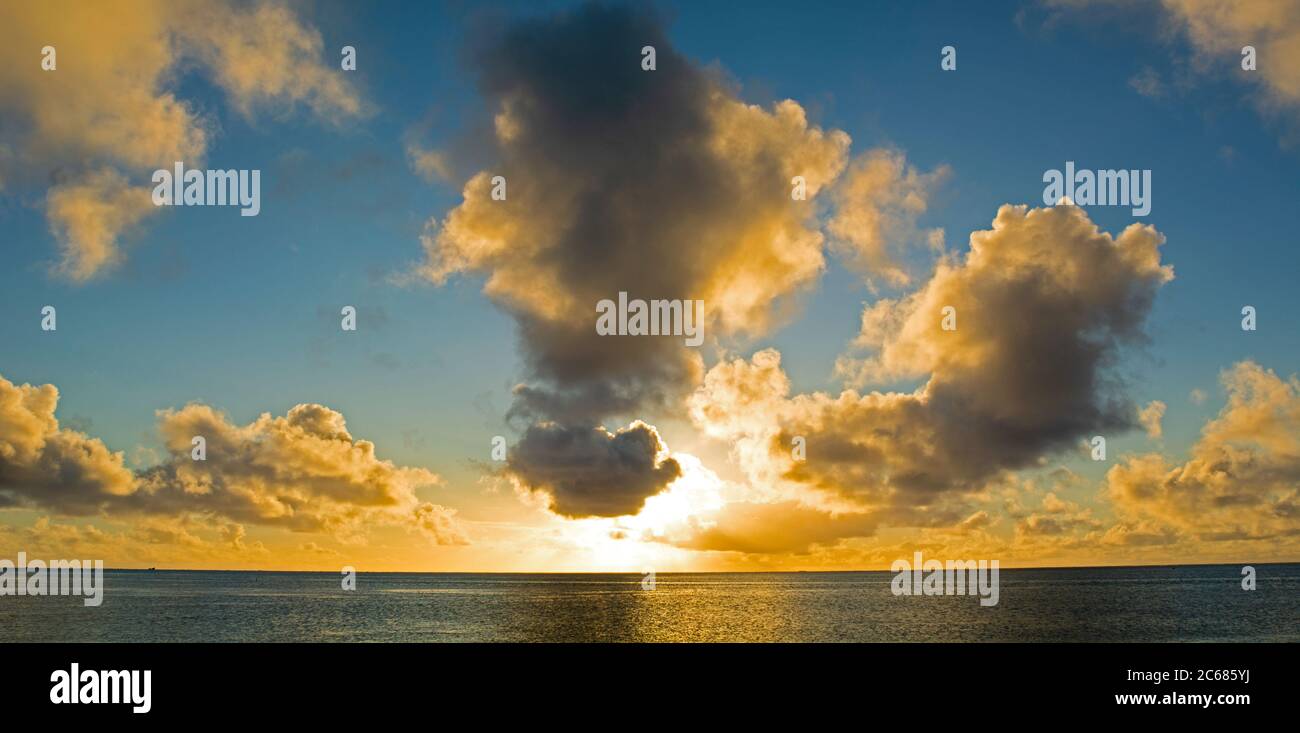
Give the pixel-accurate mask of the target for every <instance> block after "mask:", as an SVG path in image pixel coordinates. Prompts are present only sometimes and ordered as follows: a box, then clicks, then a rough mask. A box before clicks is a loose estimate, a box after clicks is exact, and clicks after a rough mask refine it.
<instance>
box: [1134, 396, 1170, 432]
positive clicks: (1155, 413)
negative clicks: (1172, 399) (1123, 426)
mask: <svg viewBox="0 0 1300 733" xmlns="http://www.w3.org/2000/svg"><path fill="white" fill-rule="evenodd" d="M1164 417H1165V403H1163V402H1161V401H1160V400H1152V401H1151V402H1148V403H1147V406H1146V407H1143V408H1142V409H1141V410H1138V422H1139V423H1141V425H1142V427H1143V429H1145V430H1146V431H1147V437H1149V438H1151V439H1152V440H1159V439H1160V437H1161V436H1162V435H1163V434H1164V429H1163V428H1162V427H1161V424H1160V423H1161V421H1162V420H1163V419H1164Z"/></svg>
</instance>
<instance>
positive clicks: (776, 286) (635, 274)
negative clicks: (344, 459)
mask: <svg viewBox="0 0 1300 733" xmlns="http://www.w3.org/2000/svg"><path fill="white" fill-rule="evenodd" d="M646 45H651V46H654V47H655V49H656V53H657V66H658V68H657V70H656V71H652V72H648V71H643V70H642V68H641V57H640V50H641V48H642V47H643V46H646ZM470 56H471V58H473V59H474V60H475V63H476V64H477V68H478V70H479V85H480V88H481V90H482V93H483V95H484V97H485V98H486V99H487V101H488V104H489V106H490V108H491V109H493V110H494V111H495V117H494V119H493V123H492V130H491V131H490V132H491V136H492V138H493V139H494V140H495V147H496V158H497V162H496V163H495V164H494V165H492V166H491V167H489V168H486V169H484V170H481V171H479V172H478V173H476V174H475V175H473V176H471V177H470V178H469V180H468V182H467V183H466V184H465V186H464V190H463V201H462V202H461V203H460V204H459V205H458V206H456V207H455V208H454V209H453V210H452V211H450V212H449V213H448V214H447V215H446V216H444V217H442V219H441V221H437V220H431V221H430V223H429V225H428V227H427V229H426V232H425V234H424V236H422V238H421V242H422V245H423V248H424V253H425V258H424V261H423V262H422V263H420V264H419V265H418V266H417V268H416V275H417V276H418V277H420V278H423V279H425V280H427V281H428V282H430V283H433V284H435V285H441V284H443V283H445V282H446V281H447V280H448V279H449V278H451V277H453V276H457V275H473V276H480V277H483V278H484V285H483V291H484V293H485V294H486V295H487V296H488V297H489V298H490V299H491V300H492V301H493V302H494V303H496V304H497V305H498V306H500V307H501V308H503V309H504V310H506V311H507V312H509V313H510V314H511V316H513V318H514V319H515V321H516V324H517V326H518V331H519V335H520V344H521V348H522V355H523V361H524V369H525V380H524V383H522V384H521V385H519V386H518V387H517V388H516V390H515V400H514V403H513V405H512V407H511V408H510V412H509V415H510V417H511V418H512V419H513V420H516V421H523V422H524V423H525V424H532V425H534V426H535V427H534V428H531V429H528V430H526V431H525V433H524V435H523V438H522V439H521V441H520V444H519V445H518V446H517V447H515V448H514V449H512V453H513V454H514V455H516V456H522V457H520V458H518V459H517V461H518V462H517V464H516V469H517V470H516V472H515V476H516V477H517V478H520V479H523V480H525V481H537V482H543V481H550V482H551V483H549V484H545V485H546V486H548V487H549V488H548V489H547V491H551V492H553V493H554V495H555V496H556V498H557V501H556V503H555V504H554V506H555V507H556V508H557V511H561V512H571V513H581V512H583V511H592V512H595V513H600V514H608V512H614V511H626V510H633V511H634V510H635V509H636V507H637V506H639V505H640V503H641V501H642V500H643V499H644V498H645V496H646V495H647V492H654V491H658V490H661V489H662V488H663V487H664V486H665V485H666V479H667V478H669V477H668V476H667V475H658V476H655V475H654V470H655V469H654V468H653V467H654V466H656V465H657V464H655V463H654V462H651V461H648V459H649V457H650V456H651V455H652V454H653V452H652V451H649V450H648V448H649V444H648V442H644V441H643V442H642V443H640V445H643V446H645V448H646V450H644V451H642V452H641V453H640V458H639V459H638V460H639V461H640V462H639V464H638V465H639V466H641V469H640V470H636V471H623V470H618V471H614V473H613V475H612V476H611V475H609V468H610V465H609V464H607V463H606V462H604V461H600V460H598V461H595V463H594V464H593V465H592V466H590V467H589V468H586V469H583V468H580V467H578V466H575V465H573V464H572V463H571V462H568V455H567V454H564V453H559V454H552V453H549V452H548V451H549V450H550V448H552V447H553V446H552V442H551V441H552V440H555V439H558V438H559V437H560V436H569V439H572V440H573V441H574V442H573V443H571V444H569V443H566V445H567V446H568V447H574V448H576V447H578V446H582V448H583V450H591V451H594V453H595V454H598V455H603V454H604V452H605V449H604V448H599V447H597V446H598V445H599V444H600V443H608V444H612V441H614V440H616V438H611V437H609V436H610V435H611V434H610V433H608V431H607V430H606V429H605V427H604V422H605V421H606V420H610V419H615V418H617V422H618V423H622V422H623V421H624V420H625V419H629V418H635V417H639V416H641V415H642V414H643V413H644V412H645V411H655V410H658V411H664V412H668V413H673V412H676V411H679V410H680V409H681V407H680V406H681V401H682V399H683V398H684V397H685V396H686V395H688V394H689V393H690V390H691V389H692V388H693V387H694V386H695V385H697V384H698V383H699V380H700V378H701V376H702V374H703V360H702V358H701V357H700V355H699V352H698V351H696V350H694V349H690V348H688V347H686V346H685V345H684V344H683V343H682V339H681V338H680V337H676V338H674V337H656V336H650V337H614V336H599V335H597V333H596V332H595V319H596V304H597V302H598V301H600V300H602V299H606V298H609V299H616V298H617V297H618V294H619V292H620V291H622V292H627V293H628V297H629V298H631V299H635V298H642V299H665V300H687V301H690V300H703V301H704V308H705V314H706V315H705V335H706V337H708V338H709V339H710V340H717V339H727V338H733V337H740V336H754V335H761V334H764V333H767V332H769V331H770V330H771V329H772V328H773V327H774V326H775V325H777V324H780V323H784V322H786V321H787V320H788V319H789V318H790V316H791V315H792V314H793V312H794V309H795V307H796V305H797V303H796V299H797V296H798V295H799V294H801V293H804V292H807V291H808V290H810V289H811V287H812V286H813V285H815V283H816V279H817V277H818V276H819V275H820V273H821V272H822V271H823V269H824V267H825V256H824V250H825V247H826V236H825V234H823V232H822V231H821V222H820V221H819V219H818V214H819V212H818V210H817V208H816V201H817V197H818V194H819V193H820V192H822V191H824V190H826V189H827V187H828V186H829V185H830V184H831V183H832V182H834V181H835V180H836V179H837V177H838V176H840V174H841V172H842V171H843V170H844V169H845V167H846V165H847V161H848V148H849V145H850V140H849V137H848V135H846V134H845V133H843V132H841V131H838V130H829V131H826V130H822V129H820V128H818V127H816V126H814V125H811V124H809V122H808V120H807V117H806V115H805V112H804V109H803V108H802V107H801V106H800V105H799V104H797V103H796V102H794V101H791V100H785V101H781V102H778V103H776V104H774V105H772V106H771V107H769V108H763V107H759V106H755V105H750V104H746V103H744V102H743V101H741V100H740V99H739V98H738V97H737V95H736V93H735V91H734V90H733V89H732V88H731V87H730V86H729V85H728V83H727V82H726V81H725V80H724V79H722V78H721V77H720V75H719V74H717V73H715V72H712V71H708V70H705V69H703V68H700V67H698V66H696V65H695V64H693V63H692V62H691V61H690V60H688V59H687V58H685V57H684V56H682V55H681V54H680V53H678V52H677V51H676V50H674V49H673V47H672V44H671V43H670V42H669V40H668V38H667V36H666V35H665V33H664V30H663V29H662V27H661V25H660V22H659V20H658V18H656V17H655V16H654V15H652V14H651V13H649V12H647V11H645V10H641V9H634V8H629V7H609V6H603V5H596V4H592V5H584V6H582V7H580V8H578V9H575V10H572V11H568V12H564V13H561V14H558V15H554V16H549V17H544V18H538V19H531V20H524V21H521V22H518V23H515V24H513V25H510V26H507V27H505V28H504V29H503V30H502V31H501V32H500V33H499V34H498V35H496V36H494V37H492V38H490V39H488V40H486V41H484V42H482V43H480V44H479V45H478V46H476V47H475V48H474V49H473V50H472V52H471V53H470ZM872 160H873V161H874V163H869V164H864V165H863V167H862V170H861V171H860V172H859V175H858V178H855V181H859V183H857V184H855V185H856V187H855V185H851V186H850V187H849V188H847V189H846V192H845V194H843V199H842V200H843V202H844V204H843V205H844V206H845V208H846V213H845V215H844V217H843V218H842V220H841V221H842V231H843V233H844V235H845V237H846V241H848V242H850V244H852V245H853V247H855V248H856V249H854V251H855V252H861V253H863V254H862V257H863V258H868V257H875V258H876V259H877V260H879V259H880V258H881V257H883V253H884V252H885V245H884V243H883V241H882V240H881V238H882V237H884V236H886V234H885V231H884V230H885V229H891V228H892V227H893V226H894V222H895V220H896V219H897V220H898V221H900V222H902V221H907V220H909V219H908V217H909V216H910V212H914V211H916V210H917V208H918V205H919V204H918V201H920V200H921V199H923V196H924V192H923V190H922V189H924V186H925V185H926V184H928V182H929V179H927V178H925V177H923V176H921V175H920V174H917V173H916V172H915V171H912V170H911V169H909V168H907V167H906V166H905V164H904V163H903V161H902V158H901V156H899V155H898V154H893V155H891V156H885V157H880V158H875V159H872ZM418 165H419V164H418V163H417V166H418ZM430 166H431V167H433V168H434V172H436V167H434V166H432V163H430ZM497 175H500V176H503V177H504V178H505V179H506V200H504V201H496V200H493V199H492V197H491V190H492V188H493V184H492V178H493V177H494V176H497ZM794 176H803V177H804V179H805V180H806V183H807V195H808V198H809V200H807V201H795V200H792V196H791V179H792V178H793V177H794ZM867 179H870V180H867ZM890 180H898V181H900V182H902V183H903V185H905V186H908V187H910V188H909V189H908V190H906V191H900V192H899V193H898V194H897V196H896V197H894V198H889V199H888V200H887V201H884V202H883V203H881V204H880V206H879V207H878V209H877V210H876V212H877V213H876V217H877V219H876V220H875V221H874V222H872V221H867V220H866V217H867V216H868V214H866V213H864V212H867V211H869V210H870V207H871V206H872V197H873V196H880V197H886V194H887V193H888V194H890V195H893V191H892V189H888V185H887V181H890ZM831 203H832V204H833V202H831ZM922 208H923V205H922ZM847 209H853V211H852V212H850V211H847ZM873 227H874V228H873ZM543 424H545V427H537V426H540V425H543ZM646 429H649V428H648V426H647V428H646ZM572 436H584V437H583V439H582V440H577V439H576V438H573V437H572ZM591 436H599V440H598V441H595V444H592V441H591ZM533 441H539V445H537V446H533V445H531V443H532V442H533ZM548 462H554V465H549V466H548V465H546V464H547V463H548ZM583 471H588V472H589V473H590V476H589V477H585V476H580V475H579V474H580V473H582V472H583ZM561 476H562V477H564V478H563V480H560V479H559V478H558V477H561ZM651 476H654V478H651ZM602 481H612V482H613V483H603V484H602V483H600V482H602ZM557 482H558V483H557ZM541 485H542V484H540V483H539V484H535V485H533V488H539V487H540V486H541ZM557 486H559V487H560V488H559V489H556V487H557ZM565 487H568V488H567V489H566V488H565ZM578 487H582V488H581V489H579V488H578ZM586 487H593V489H592V490H595V488H594V487H599V490H600V491H603V492H607V493H608V494H609V495H610V498H609V500H608V502H607V503H604V502H603V501H596V500H595V497H588V496H583V497H582V498H581V499H579V496H578V495H575V493H574V492H575V491H577V492H579V493H582V492H586V491H587V490H588V489H587V488H586Z"/></svg>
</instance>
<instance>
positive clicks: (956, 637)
mask: <svg viewBox="0 0 1300 733" xmlns="http://www.w3.org/2000/svg"><path fill="white" fill-rule="evenodd" d="M1255 568H1256V571H1257V573H1258V576H1257V578H1258V580H1257V583H1258V585H1257V589H1256V590H1255V591H1253V592H1252V591H1244V590H1242V588H1241V574H1240V573H1241V566H1238V565H1231V566H1228V565H1220V566H1183V567H1177V568H1170V567H1154V568H1153V567H1145V568H1078V569H1056V570H1002V572H1001V584H1000V588H1001V590H1000V594H999V603H998V605H997V606H994V607H991V608H984V607H981V606H980V605H979V599H978V597H975V596H963V597H958V596H941V597H925V596H921V597H906V596H894V595H893V594H892V593H891V592H890V581H891V579H892V578H893V576H892V575H891V574H890V573H886V572H860V573H857V572H855V573H681V574H676V573H674V574H660V575H659V576H658V577H657V579H656V581H657V583H656V587H655V589H654V590H649V591H647V590H642V589H641V576H640V575H634V574H626V575H621V574H591V575H573V574H563V575H560V574H556V575H549V574H541V575H539V574H444V573H431V574H423V573H420V574H415V573H373V574H361V575H359V576H358V578H357V590H355V591H344V590H342V589H341V587H340V575H339V574H337V573H259V572H200V571H193V572H191V571H174V572H168V571H163V572H141V571H127V570H121V571H106V572H105V574H104V583H105V592H104V603H103V605H102V606H100V607H98V608H86V607H84V606H83V605H82V603H81V600H80V599H79V598H67V597H54V598H45V597H36V598H32V597H13V596H4V597H0V638H2V639H3V640H4V641H130V642H137V641H164V642H192V641H239V642H247V641H407V642H430V641H974V642H978V641H1125V642H1130V641H1132V642H1136V641H1234V642H1236V641H1290V642H1294V641H1300V565H1298V564H1287V565H1256V566H1255Z"/></svg>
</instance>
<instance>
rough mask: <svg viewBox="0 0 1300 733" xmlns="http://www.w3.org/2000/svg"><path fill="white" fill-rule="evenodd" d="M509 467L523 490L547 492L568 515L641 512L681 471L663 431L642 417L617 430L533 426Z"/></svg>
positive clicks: (558, 510) (554, 506)
mask: <svg viewBox="0 0 1300 733" xmlns="http://www.w3.org/2000/svg"><path fill="white" fill-rule="evenodd" d="M509 471H510V474H511V475H512V476H513V477H514V478H515V479H516V480H517V481H518V482H519V485H520V488H522V489H524V490H531V491H537V492H541V493H544V494H546V495H547V496H548V497H549V501H550V508H551V510H552V511H554V512H555V513H556V514H560V515H563V516H568V517H589V516H600V517H616V516H620V515H624V514H636V513H637V512H638V511H640V509H641V507H642V505H644V503H645V500H646V498H647V497H649V496H652V495H654V494H657V493H659V492H660V491H662V490H663V489H664V488H665V487H666V486H667V485H668V484H669V483H671V482H672V481H674V480H675V479H677V478H679V477H680V476H681V475H682V469H681V465H680V464H678V462H677V461H676V460H675V459H673V458H670V457H669V456H668V448H667V446H665V445H664V443H663V441H662V440H661V439H660V437H659V432H658V431H657V430H655V428H654V427H653V426H651V425H647V424H645V423H643V422H641V421H639V420H638V421H636V422H634V423H632V424H631V425H629V426H627V427H626V428H622V429H620V430H619V431H617V432H615V433H610V432H609V431H607V430H605V429H604V428H582V427H564V426H561V425H557V424H555V423H540V424H536V425H531V426H529V428H528V430H527V432H526V433H524V437H523V439H522V440H520V441H519V445H518V446H517V447H516V448H515V449H514V450H513V451H512V452H511V454H510V461H509Z"/></svg>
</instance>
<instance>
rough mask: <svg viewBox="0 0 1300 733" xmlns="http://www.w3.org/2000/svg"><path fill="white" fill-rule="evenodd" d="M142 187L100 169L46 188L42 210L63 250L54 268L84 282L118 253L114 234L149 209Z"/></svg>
mask: <svg viewBox="0 0 1300 733" xmlns="http://www.w3.org/2000/svg"><path fill="white" fill-rule="evenodd" d="M153 208H154V207H153V204H152V202H151V201H150V199H149V189H148V188H147V187H133V186H131V185H130V184H129V183H128V182H127V180H126V179H125V178H123V177H122V176H121V175H119V174H118V173H117V172H115V171H113V170H112V169H108V168H105V169H102V170H99V171H96V172H94V173H91V174H88V175H87V176H85V177H83V178H81V179H79V180H78V181H76V182H73V183H66V184H62V185H57V186H54V187H52V188H50V190H49V193H48V194H47V195H46V200H45V212H46V216H47V217H48V218H49V222H50V227H51V228H52V229H53V230H54V233H55V237H56V238H57V239H58V240H59V249H60V251H61V253H62V257H61V259H60V262H59V264H58V266H57V268H56V271H57V272H58V273H60V274H62V275H64V276H66V277H67V278H69V279H71V280H73V281H75V282H85V281H86V280H89V279H90V278H92V277H94V276H95V274H96V273H98V272H100V271H102V270H104V269H106V268H109V267H112V266H113V265H116V264H117V262H118V261H119V260H120V259H121V251H120V250H119V248H118V245H117V242H118V237H119V235H120V234H122V232H124V231H125V230H127V229H129V228H130V227H132V226H134V225H135V224H136V223H138V222H139V221H140V220H141V219H143V218H144V217H146V216H148V215H149V214H150V213H152V211H153Z"/></svg>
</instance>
